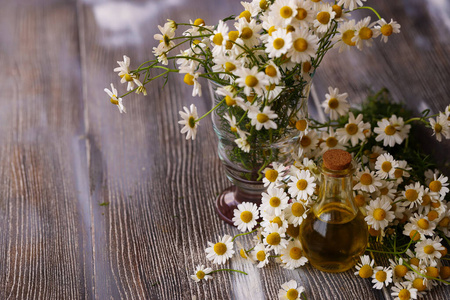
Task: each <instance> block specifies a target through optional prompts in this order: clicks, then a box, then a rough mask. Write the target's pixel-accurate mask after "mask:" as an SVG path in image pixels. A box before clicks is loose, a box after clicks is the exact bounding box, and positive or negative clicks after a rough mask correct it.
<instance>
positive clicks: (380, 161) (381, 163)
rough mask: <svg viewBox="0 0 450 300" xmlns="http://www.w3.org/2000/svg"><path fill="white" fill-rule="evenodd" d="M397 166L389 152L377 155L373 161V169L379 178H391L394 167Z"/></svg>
mask: <svg viewBox="0 0 450 300" xmlns="http://www.w3.org/2000/svg"><path fill="white" fill-rule="evenodd" d="M397 167H398V163H397V161H395V159H394V157H393V156H392V155H390V154H389V153H385V154H381V155H380V156H378V158H377V161H376V163H375V170H377V175H378V177H380V178H381V179H387V178H393V177H394V172H395V168H397Z"/></svg>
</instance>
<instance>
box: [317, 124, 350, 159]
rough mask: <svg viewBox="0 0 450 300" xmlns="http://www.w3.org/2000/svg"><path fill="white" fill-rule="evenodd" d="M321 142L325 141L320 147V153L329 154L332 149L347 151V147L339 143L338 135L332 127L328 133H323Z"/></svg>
mask: <svg viewBox="0 0 450 300" xmlns="http://www.w3.org/2000/svg"><path fill="white" fill-rule="evenodd" d="M321 140H322V141H323V142H322V143H320V145H319V146H320V148H321V149H322V150H321V151H320V153H321V154H323V153H325V152H327V151H328V150H330V149H342V150H344V149H345V147H344V146H343V145H342V144H340V143H339V141H338V139H337V136H336V133H335V132H334V129H333V128H332V127H331V128H330V130H329V131H328V132H326V131H324V132H322V136H321Z"/></svg>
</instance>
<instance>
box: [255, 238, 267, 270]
mask: <svg viewBox="0 0 450 300" xmlns="http://www.w3.org/2000/svg"><path fill="white" fill-rule="evenodd" d="M251 255H252V258H253V260H254V261H255V262H257V263H258V265H257V266H256V267H257V268H262V267H264V266H265V265H267V264H268V263H269V250H268V249H267V248H266V246H264V244H261V243H259V244H257V245H256V246H255V248H254V249H253V251H252V252H251Z"/></svg>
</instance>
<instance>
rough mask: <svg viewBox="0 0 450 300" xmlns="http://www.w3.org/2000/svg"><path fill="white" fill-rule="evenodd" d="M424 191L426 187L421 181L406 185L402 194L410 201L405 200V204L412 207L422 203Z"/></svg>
mask: <svg viewBox="0 0 450 300" xmlns="http://www.w3.org/2000/svg"><path fill="white" fill-rule="evenodd" d="M423 191H424V189H423V186H422V185H421V184H420V182H415V183H411V184H409V185H407V186H405V190H404V191H403V192H402V195H403V197H405V198H406V200H408V201H409V202H408V201H405V202H404V204H405V206H409V208H410V209H412V208H413V207H417V206H419V205H420V204H421V203H422V197H423Z"/></svg>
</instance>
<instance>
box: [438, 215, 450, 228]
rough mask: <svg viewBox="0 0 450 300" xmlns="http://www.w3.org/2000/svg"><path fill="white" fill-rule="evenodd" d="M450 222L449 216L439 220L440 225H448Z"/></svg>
mask: <svg viewBox="0 0 450 300" xmlns="http://www.w3.org/2000/svg"><path fill="white" fill-rule="evenodd" d="M449 223H450V218H449V217H443V218H442V220H441V221H440V222H439V226H440V227H447V226H448V224H449Z"/></svg>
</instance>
